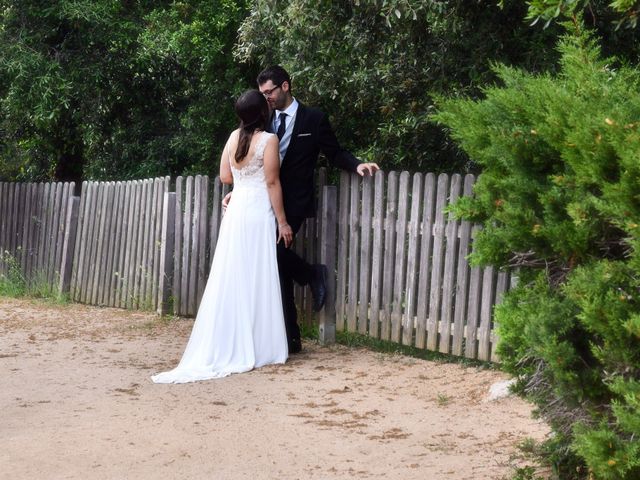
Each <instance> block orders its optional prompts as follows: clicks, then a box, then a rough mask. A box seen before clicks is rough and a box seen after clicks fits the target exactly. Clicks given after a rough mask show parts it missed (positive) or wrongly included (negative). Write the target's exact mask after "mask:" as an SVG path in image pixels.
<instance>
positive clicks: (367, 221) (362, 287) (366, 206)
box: [358, 176, 373, 335]
mask: <svg viewBox="0 0 640 480" xmlns="http://www.w3.org/2000/svg"><path fill="white" fill-rule="evenodd" d="M372 201H373V177H371V176H366V177H364V178H363V179H362V200H361V205H362V215H361V218H362V221H361V222H360V225H361V227H362V231H361V240H360V267H359V269H360V275H359V286H358V293H359V295H358V299H359V300H358V333H360V334H363V335H365V334H367V333H368V331H369V328H371V327H370V326H369V311H370V309H369V304H370V299H371V263H372V262H371V257H372V252H371V240H372V233H373V232H372V230H371V222H372Z"/></svg>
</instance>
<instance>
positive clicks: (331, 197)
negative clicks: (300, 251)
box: [318, 185, 338, 345]
mask: <svg viewBox="0 0 640 480" xmlns="http://www.w3.org/2000/svg"><path fill="white" fill-rule="evenodd" d="M337 210H338V192H337V189H336V187H333V186H329V185H328V186H325V187H324V188H323V190H322V221H321V225H322V231H321V232H320V236H319V237H320V263H323V264H324V265H326V266H327V269H328V270H329V275H328V278H327V298H326V302H325V305H324V309H322V310H321V311H320V313H319V314H318V329H319V330H318V337H319V340H320V344H322V345H327V344H330V343H335V341H336V222H337V218H336V212H337Z"/></svg>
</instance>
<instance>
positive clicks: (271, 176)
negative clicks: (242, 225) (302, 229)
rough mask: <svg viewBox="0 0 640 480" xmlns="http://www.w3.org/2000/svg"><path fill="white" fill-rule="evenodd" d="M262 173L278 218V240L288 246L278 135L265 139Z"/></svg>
mask: <svg viewBox="0 0 640 480" xmlns="http://www.w3.org/2000/svg"><path fill="white" fill-rule="evenodd" d="M264 175H265V179H266V182H267V190H268V192H269V200H271V206H272V207H273V212H274V213H275V215H276V219H277V220H278V232H279V237H278V242H279V241H280V239H281V238H282V239H284V244H285V246H287V247H288V246H289V245H291V242H292V241H293V230H292V229H291V227H290V226H289V224H288V223H287V217H286V216H285V214H284V204H283V202H282V187H281V186H280V150H279V149H278V137H276V136H275V135H272V136H271V138H269V140H267V145H266V146H265V149H264Z"/></svg>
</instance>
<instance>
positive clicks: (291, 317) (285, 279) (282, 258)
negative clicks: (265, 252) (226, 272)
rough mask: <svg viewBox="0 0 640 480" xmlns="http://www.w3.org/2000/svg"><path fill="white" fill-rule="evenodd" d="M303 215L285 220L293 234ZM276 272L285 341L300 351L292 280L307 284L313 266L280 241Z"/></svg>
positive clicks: (298, 226) (311, 275) (299, 225)
mask: <svg viewBox="0 0 640 480" xmlns="http://www.w3.org/2000/svg"><path fill="white" fill-rule="evenodd" d="M304 221H305V218H304V217H288V218H287V222H288V223H289V225H290V226H291V229H292V230H293V233H294V235H295V234H297V233H298V230H300V227H302V224H303V223H304ZM277 255H278V273H279V275H280V290H281V293H282V308H283V310H284V324H285V328H286V330H287V342H288V344H289V351H290V352H297V351H300V346H301V340H300V327H299V325H298V312H297V310H296V301H295V297H294V293H293V282H294V281H295V282H296V283H297V284H298V285H301V286H303V285H307V284H308V283H309V282H310V281H311V279H312V278H313V272H314V270H313V267H312V266H311V265H310V264H309V263H307V261H305V260H304V259H302V258H300V256H299V255H298V254H297V253H296V252H294V251H293V250H292V249H291V248H286V247H285V246H284V242H282V241H280V242H279V243H278V247H277Z"/></svg>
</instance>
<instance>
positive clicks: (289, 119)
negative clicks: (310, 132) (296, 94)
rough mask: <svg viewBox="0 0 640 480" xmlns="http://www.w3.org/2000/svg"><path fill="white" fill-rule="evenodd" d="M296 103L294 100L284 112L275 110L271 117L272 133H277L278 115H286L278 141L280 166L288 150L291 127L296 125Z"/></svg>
mask: <svg viewBox="0 0 640 480" xmlns="http://www.w3.org/2000/svg"><path fill="white" fill-rule="evenodd" d="M298 105H299V104H298V101H297V100H296V99H295V98H294V99H293V102H291V105H289V106H288V107H287V108H286V109H285V110H276V111H275V114H274V115H273V125H271V128H272V129H273V131H274V132H277V131H278V127H280V114H281V113H282V112H284V113H286V114H287V116H286V117H285V131H284V135H283V136H282V138H281V139H280V164H281V165H282V160H284V156H285V155H286V154H287V149H288V148H289V143H290V142H291V135H292V134H293V125H294V124H295V123H296V114H297V113H298Z"/></svg>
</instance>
